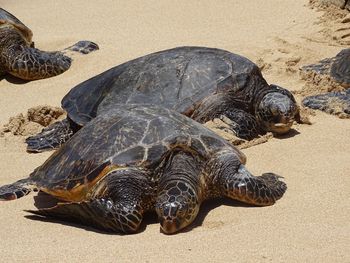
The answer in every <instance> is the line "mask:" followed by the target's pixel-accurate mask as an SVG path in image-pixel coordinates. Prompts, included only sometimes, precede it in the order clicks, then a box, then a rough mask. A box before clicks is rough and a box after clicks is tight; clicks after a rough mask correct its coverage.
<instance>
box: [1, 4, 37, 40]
mask: <svg viewBox="0 0 350 263" xmlns="http://www.w3.org/2000/svg"><path fill="white" fill-rule="evenodd" d="M6 24H8V25H11V26H13V27H14V28H16V29H17V30H18V31H19V32H21V34H22V35H23V37H24V38H25V39H26V41H27V42H28V43H31V42H32V37H33V32H32V31H31V30H30V29H29V28H28V27H26V26H25V25H24V24H23V23H22V22H21V21H20V20H19V19H18V18H17V17H15V16H14V15H12V14H11V13H9V12H7V11H6V10H4V9H2V8H0V27H1V26H4V25H6Z"/></svg>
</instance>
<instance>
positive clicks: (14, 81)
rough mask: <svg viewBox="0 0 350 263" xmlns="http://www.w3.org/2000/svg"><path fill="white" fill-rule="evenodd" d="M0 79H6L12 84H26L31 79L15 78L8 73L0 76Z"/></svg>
mask: <svg viewBox="0 0 350 263" xmlns="http://www.w3.org/2000/svg"><path fill="white" fill-rule="evenodd" d="M2 80H6V81H8V82H10V83H12V84H16V85H23V84H26V83H28V82H30V81H31V80H24V79H20V78H17V77H15V76H12V75H10V74H6V75H3V76H1V77H0V81H2Z"/></svg>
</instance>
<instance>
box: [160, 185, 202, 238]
mask: <svg viewBox="0 0 350 263" xmlns="http://www.w3.org/2000/svg"><path fill="white" fill-rule="evenodd" d="M198 210H199V204H198V201H197V197H196V194H195V192H194V190H193V189H192V187H190V186H189V185H188V184H187V183H185V182H178V183H175V182H173V183H170V184H169V185H168V186H167V187H166V188H165V190H164V191H162V192H161V193H160V194H159V195H158V199H157V203H156V212H157V214H158V218H159V221H160V226H161V229H162V231H163V232H164V233H165V234H173V233H175V232H177V231H179V230H181V229H182V228H184V227H186V226H188V225H189V224H191V223H192V222H193V220H194V219H195V218H196V216H197V213H198Z"/></svg>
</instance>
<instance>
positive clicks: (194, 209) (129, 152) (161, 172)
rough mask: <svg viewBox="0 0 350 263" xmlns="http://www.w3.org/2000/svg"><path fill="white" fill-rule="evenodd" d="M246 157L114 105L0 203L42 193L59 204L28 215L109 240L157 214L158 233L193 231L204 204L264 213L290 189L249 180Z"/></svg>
mask: <svg viewBox="0 0 350 263" xmlns="http://www.w3.org/2000/svg"><path fill="white" fill-rule="evenodd" d="M245 163H246V157H245V155H244V154H243V153H242V152H240V151H239V150H238V149H237V148H235V147H234V146H233V145H232V144H230V143H229V142H227V141H225V140H224V139H223V138H221V137H220V136H218V135H216V134H215V133H214V132H212V131H210V130H209V129H207V128H205V127H204V126H203V125H201V124H199V123H198V122H196V121H193V120H192V119H190V118H188V117H186V116H184V115H181V114H179V113H178V112H175V111H172V110H169V109H166V108H161V107H158V106H150V105H148V106H146V105H145V106H144V105H140V104H137V105H132V104H130V105H119V106H117V105H115V107H114V108H113V109H111V110H109V111H107V112H104V113H101V114H100V115H99V116H98V117H96V118H95V119H94V120H92V121H91V122H89V123H88V124H86V125H85V126H84V127H83V128H82V129H80V130H79V131H78V132H77V133H76V135H74V136H73V137H72V138H71V139H70V140H69V141H68V142H67V143H65V144H64V145H63V146H62V147H61V148H60V149H58V150H57V151H56V152H55V153H54V154H53V155H51V157H50V158H49V159H48V160H47V161H46V162H45V163H44V164H43V165H42V166H40V167H39V168H37V169H35V170H34V172H33V173H32V174H31V175H30V176H29V177H28V178H26V179H22V180H19V181H17V182H15V183H13V184H10V185H5V186H2V187H0V200H13V199H17V198H20V197H22V196H24V195H27V194H28V193H29V192H30V191H31V190H33V189H38V190H41V191H43V192H45V193H47V194H49V195H51V196H54V197H55V198H58V199H60V200H61V201H60V202H59V203H58V204H57V205H55V206H53V207H49V208H42V209H40V208H39V210H34V211H29V212H32V213H34V214H38V215H42V216H51V217H57V218H61V219H66V220H74V221H78V222H80V223H83V224H86V225H88V226H92V227H95V228H99V229H103V230H106V231H112V232H121V233H134V232H137V231H138V230H139V226H140V223H141V221H142V218H143V214H144V213H145V212H146V211H154V210H155V211H156V213H157V215H158V218H159V221H160V225H161V229H162V231H163V232H164V233H166V234H172V233H175V232H177V231H179V230H181V229H182V228H184V227H186V226H188V225H190V224H191V223H192V222H193V220H194V219H195V218H196V216H197V213H198V211H199V208H200V205H201V203H202V202H203V201H204V200H206V199H210V198H214V197H221V196H226V197H229V198H232V199H235V200H239V201H242V202H245V203H248V204H252V205H257V206H267V205H272V204H274V203H275V201H276V200H278V199H280V198H281V197H282V196H283V194H284V192H285V191H286V189H287V186H286V184H285V183H284V182H283V181H281V180H280V178H281V177H280V176H278V175H275V174H273V173H264V174H262V175H261V176H253V175H252V174H251V173H250V172H249V171H248V170H247V169H246V167H245Z"/></svg>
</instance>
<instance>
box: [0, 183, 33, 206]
mask: <svg viewBox="0 0 350 263" xmlns="http://www.w3.org/2000/svg"><path fill="white" fill-rule="evenodd" d="M32 190H35V188H34V187H33V186H32V185H31V184H30V179H29V178H26V179H22V180H19V181H17V182H15V183H13V184H7V185H3V186H1V187H0V201H10V200H15V199H18V198H21V197H23V196H25V195H27V194H29V193H30V192H31V191H32Z"/></svg>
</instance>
